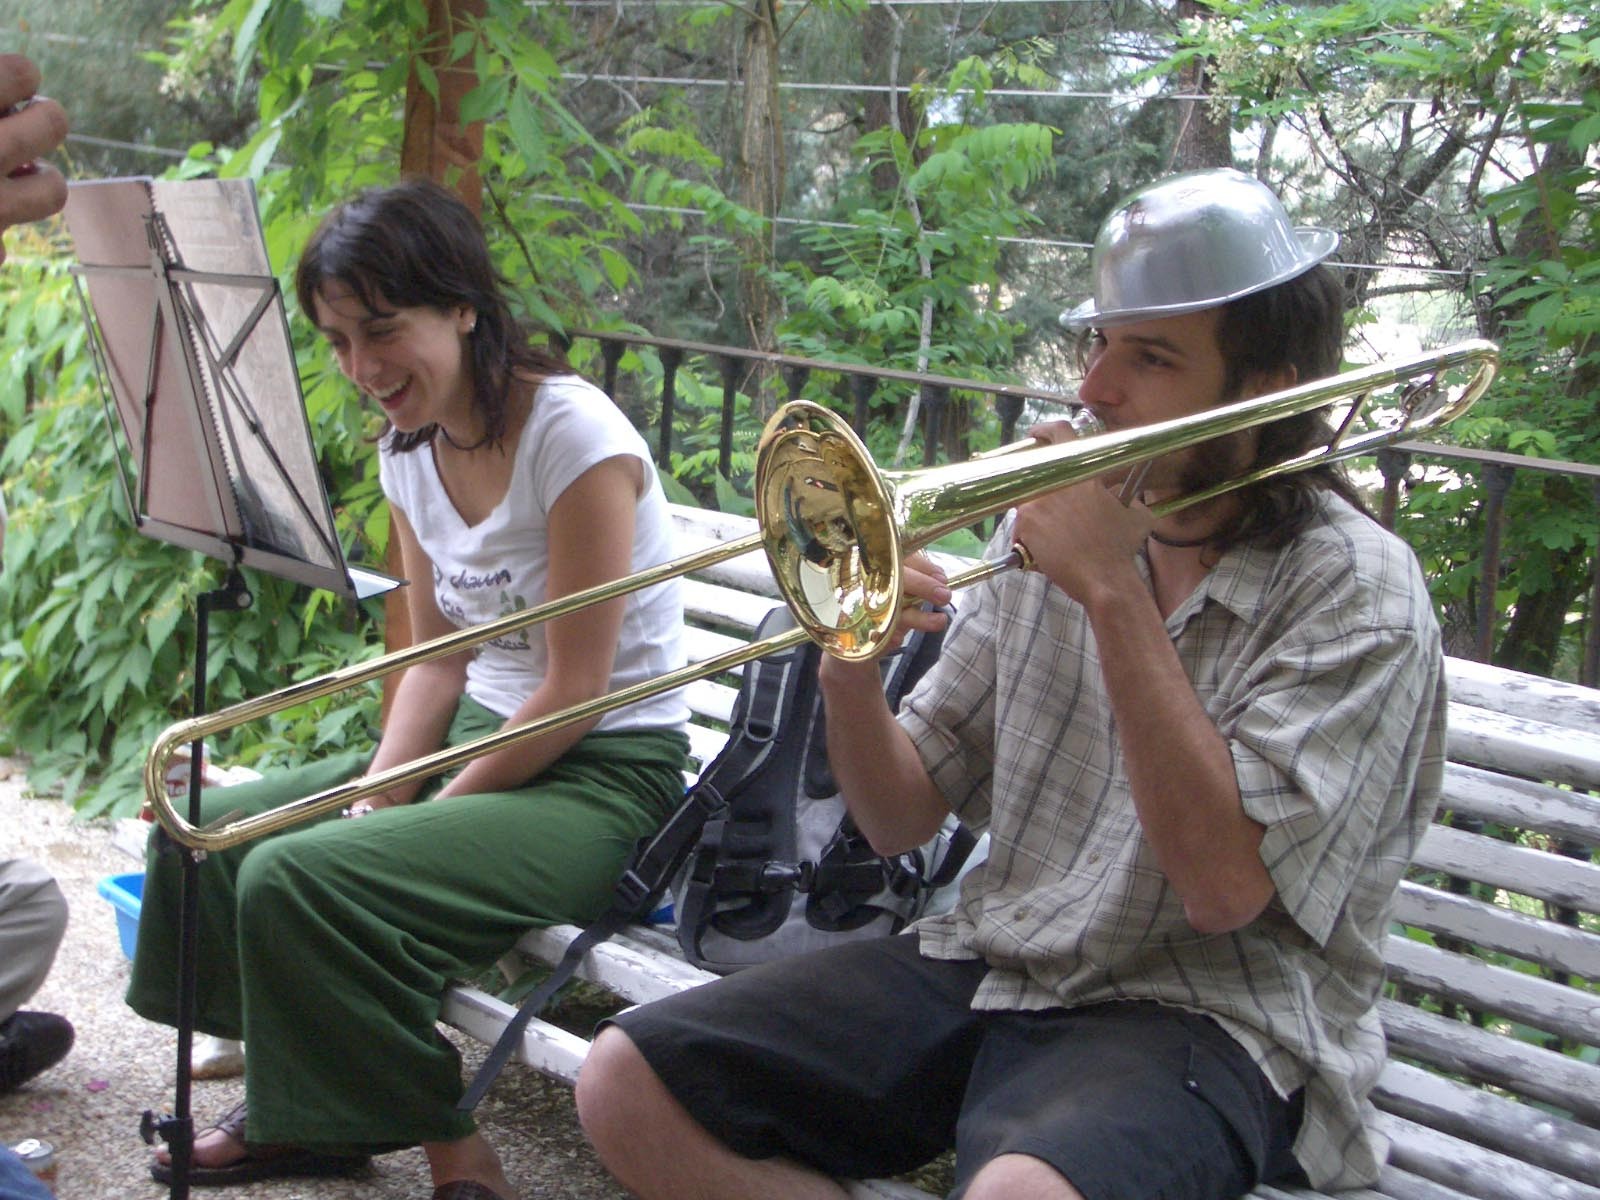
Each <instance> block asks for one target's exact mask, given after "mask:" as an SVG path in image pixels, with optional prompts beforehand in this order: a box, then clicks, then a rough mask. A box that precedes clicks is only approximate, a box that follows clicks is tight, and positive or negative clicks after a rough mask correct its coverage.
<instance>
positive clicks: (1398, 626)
mask: <svg viewBox="0 0 1600 1200" xmlns="http://www.w3.org/2000/svg"><path fill="white" fill-rule="evenodd" d="M959 599H960V603H961V613H960V615H959V617H958V618H957V621H956V624H955V626H954V627H953V628H952V630H951V632H950V633H949V634H948V635H947V638H946V643H945V649H944V652H943V654H942V656H941V657H940V659H939V661H938V663H937V664H936V665H935V667H934V668H933V669H932V670H931V671H930V672H929V674H928V676H927V677H926V678H925V679H924V680H923V682H922V683H921V685H920V686H919V687H918V688H917V690H916V691H915V692H914V693H913V694H912V695H911V696H910V697H908V698H907V700H906V702H905V703H904V704H903V705H902V708H901V713H900V720H901V723H902V724H903V725H904V727H905V728H906V729H907V731H908V732H909V733H910V734H911V736H912V739H913V741H914V742H915V743H916V745H917V747H918V749H919V752H920V753H921V756H922V759H923V762H924V764H925V765H926V766H927V768H928V770H929V772H930V773H931V775H932V776H933V779H934V780H935V782H936V783H937V785H938V787H939V788H940V790H941V791H942V792H943V794H944V796H945V797H946V798H947V800H948V801H949V802H950V804H951V807H952V808H953V809H954V810H955V811H956V812H957V813H958V814H960V815H961V816H962V818H963V819H965V820H967V821H968V822H969V823H971V824H973V825H975V826H976V827H978V828H987V830H988V832H989V835H990V849H989V855H988V859H987V861H985V862H984V863H983V864H982V865H981V866H979V867H978V868H976V869H974V870H973V871H972V872H971V873H969V875H968V877H967V878H966V880H964V881H963V886H962V890H961V898H960V901H959V903H958V904H957V906H956V908H955V910H954V911H952V912H950V913H948V914H945V915H942V916H938V917H933V918H929V919H927V920H925V921H923V922H922V923H921V924H920V925H919V926H918V930H919V933H920V937H921V946H922V950H923V953H925V954H927V955H929V956H931V957H935V958H970V957H981V958H983V959H985V960H986V961H987V962H988V963H989V964H990V966H991V967H992V970H991V971H990V972H989V975H988V977H987V978H986V980H985V981H984V983H983V985H982V987H981V988H980V989H979V992H978V994H977V996H976V998H975V1000H974V1003H975V1004H976V1005H977V1006H979V1007H988V1008H1004V1009H1027V1008H1045V1007H1051V1006H1056V1005H1063V1004H1064V1005H1069V1006H1072V1005H1081V1004H1092V1003H1098V1002H1102V1001H1107V1000H1118V999H1147V1000H1157V1001H1160V1002H1162V1003H1167V1004H1173V1005H1177V1006H1179V1007H1182V1008H1186V1009H1192V1010H1195V1011H1199V1012H1203V1013H1206V1014H1208V1015H1210V1016H1212V1017H1213V1018H1215V1019H1216V1020H1217V1021H1218V1022H1219V1023H1220V1024H1221V1025H1222V1026H1223V1028H1225V1029H1226V1030H1227V1031H1228V1032H1229V1033H1230V1034H1232V1035H1233V1036H1234V1037H1235V1038H1237V1039H1238V1040H1239V1042H1240V1043H1241V1044H1242V1045H1243V1046H1244V1047H1245V1048H1246V1049H1247V1050H1248V1051H1249V1052H1250V1054H1251V1056H1252V1057H1253V1058H1254V1059H1255V1061H1256V1062H1257V1063H1258V1064H1259V1065H1260V1067H1261V1068H1262V1070H1263V1071H1264V1072H1265V1074H1266V1075H1267V1077H1268V1078H1269V1079H1270V1080H1271V1081H1272V1083H1273V1085H1274V1086H1275V1087H1276V1088H1277V1089H1278V1090H1279V1091H1280V1092H1281V1093H1282V1094H1284V1095H1287V1094H1288V1093H1289V1092H1291V1091H1293V1090H1294V1089H1295V1088H1298V1087H1302V1086H1303V1087H1304V1088H1305V1092H1306V1105H1305V1120H1304V1123H1303V1125H1302V1128H1301V1132H1300V1136H1299V1139H1298V1141H1297V1143H1296V1146H1295V1154H1296V1157H1297V1158H1298V1159H1299V1161H1300V1164H1301V1166H1302V1167H1303V1168H1304V1169H1305V1171H1306V1173H1307V1175H1308V1176H1309V1177H1310V1179H1311V1182H1312V1183H1313V1184H1314V1185H1315V1186H1317V1187H1352V1186H1357V1185H1361V1184H1367V1183H1371V1182H1372V1181H1374V1180H1375V1179H1376V1177H1377V1174H1378V1170H1379V1168H1380V1166H1381V1165H1382V1162H1383V1158H1384V1155H1385V1153H1386V1147H1385V1146H1384V1145H1383V1143H1382V1139H1381V1138H1380V1137H1379V1135H1378V1134H1377V1133H1376V1131H1375V1130H1374V1129H1373V1122H1372V1120H1371V1117H1372V1111H1371V1106H1370V1104H1369V1103H1368V1101H1367V1093H1368V1091H1369V1090H1370V1088H1371V1086H1372V1083H1373V1081H1374V1080H1375V1079H1376V1078H1377V1075H1378V1072H1379V1070H1380V1069H1381V1067H1382V1065H1383V1058H1384V1038H1383V1031H1382V1028H1381V1026H1380V1025H1379V1022H1378V1016H1377V1011H1376V1004H1377V1000H1378V995H1379V990H1380V988H1381V986H1382V982H1383V961H1382V954H1381V951H1382V940H1383V937H1384V932H1385V929H1386V927H1387V924H1388V921H1389V914H1390V911H1391V908H1392V906H1393V900H1394V894H1395V889H1396V886H1397V884H1398V883H1399V880H1400V876H1401V873H1402V872H1403V871H1404V869H1405V867H1406V865H1407V864H1408V863H1409V862H1410V861H1411V858H1412V856H1413V853H1414V852H1415V850H1416V847H1417V845H1418V842H1419V841H1420V839H1421V837H1422V834H1423V832H1424V831H1425V830H1426V828H1427V826H1428V823H1429V821H1430V820H1431V819H1432V816H1433V811H1434V808H1435V806H1436V804H1437V801H1438V794H1439V786H1440V780H1441V776H1442V773H1443V766H1444V732H1445V691H1444V676H1443V661H1442V654H1441V649H1440V638H1439V629H1438V625H1437V623H1436V621H1435V619H1434V616H1433V611H1432V606H1431V604H1430V601H1429V597H1428V593H1427V589H1426V587H1425V585H1424V583H1423V580H1422V577H1421V573H1420V571H1419V569H1418V567H1417V564H1416V560H1415V558H1414V557H1413V556H1412V554H1411V551H1410V550H1409V549H1408V548H1407V547H1406V546H1405V545H1404V543H1402V542H1401V541H1400V540H1399V539H1397V538H1395V537H1393V536H1392V535H1390V534H1389V533H1387V532H1385V531H1384V530H1383V529H1382V528H1381V527H1380V526H1378V525H1377V524H1376V523H1375V522H1373V521H1371V520H1369V519H1368V518H1366V517H1365V516H1363V515H1361V514H1360V513H1358V512H1356V511H1355V510H1354V509H1353V508H1351V507H1350V506H1349V505H1347V504H1346V503H1344V502H1343V501H1342V500H1339V499H1337V498H1336V497H1333V496H1331V495H1323V496H1322V497H1321V498H1320V499H1319V514H1318V518H1317V520H1316V521H1315V522H1314V523H1313V524H1312V526H1311V527H1310V528H1309V529H1308V530H1307V531H1306V532H1305V533H1303V534H1301V535H1300V536H1299V537H1297V538H1295V539H1294V541H1293V542H1292V544H1291V545H1289V546H1288V547H1286V548H1284V549H1281V550H1277V551H1268V550H1264V549H1261V548H1259V547H1250V546H1245V547H1238V548H1235V549H1233V550H1231V551H1229V552H1228V553H1227V554H1225V555H1224V556H1223V558H1222V560H1221V561H1220V562H1219V563H1218V564H1217V566H1216V568H1215V569H1214V570H1212V571H1211V572H1210V574H1209V575H1208V576H1207V577H1206V579H1205V580H1204V581H1203V582H1202V583H1201V585H1200V586H1199V587H1198V588H1197V589H1196V591H1195V592H1194V594H1193V595H1191V596H1190V597H1189V598H1188V599H1187V600H1186V601H1185V602H1184V604H1183V605H1182V606H1180V608H1179V609H1178V610H1177V611H1176V612H1174V613H1173V614H1172V615H1171V617H1170V618H1169V619H1168V621H1167V632H1168V633H1169V635H1170V636H1171V638H1172V642H1173V645H1174V646H1175V648H1176V649H1177V652H1178V655H1179V657H1180V658H1181V660H1182V662H1183V665H1184V669H1185V672H1186V673H1187V675H1188V677H1189V680H1190V682H1191V684H1192V685H1193V687H1194V689H1195V692H1196V694H1197V695H1198V696H1199V698H1200V700H1201V702H1202V704H1203V705H1204V706H1205V709H1206V711H1207V712H1208V713H1209V714H1210V716H1211V718H1212V720H1213V721H1215V722H1216V725H1217V728H1218V729H1219V730H1220V731H1221V732H1222V734H1223V736H1224V737H1225V738H1226V739H1227V740H1228V745H1229V747H1230V749H1231V751H1232V754H1233V760H1234V764H1235V767H1236V769H1237V772H1238V782H1239V791H1240V794H1241V796H1242V798H1243V802H1244V807H1245V809H1246V811H1247V812H1248V813H1249V815H1250V816H1251V817H1253V818H1254V819H1255V820H1257V821H1259V822H1260V823H1261V824H1263V825H1264V826H1266V835H1265V838H1264V840H1263V842H1262V845H1261V857H1262V860H1263V862H1264V863H1265V865H1266V867H1267V869H1268V871H1269V872H1270V873H1271V876H1272V879H1273V882H1274V884H1275V885H1276V895H1275V897H1274V899H1273V900H1272V901H1271V903H1270V904H1269V905H1268V907H1267V909H1266V910H1265V911H1264V912H1263V913H1262V914H1261V916H1259V917H1258V918H1257V919H1256V920H1255V921H1253V922H1252V923H1251V924H1249V925H1247V926H1246V927H1244V928H1242V929H1239V930H1236V931H1234V932H1232V933H1228V934H1220V935H1202V934H1199V933H1196V932H1195V931H1194V930H1193V929H1191V928H1190V927H1189V925H1188V922H1187V921H1186V920H1185V918H1184V914H1183V906H1182V904H1181V902H1180V901H1179V899H1178V897H1177V895H1176V894H1175V893H1174V892H1173V890H1172V888H1171V887H1170V886H1169V885H1168V883H1167V881H1166V878H1165V877H1164V876H1163V875H1162V873H1161V871H1160V870H1159V869H1158V867H1157V866H1156V862H1155V857H1154V855H1153V853H1152V851H1151V849H1150V846H1149V844H1148V843H1147V842H1146V841H1145V839H1144V837H1143V835H1142V831H1141V829H1140V826H1139V821H1138V817H1137V815H1136V814H1135V811H1134V807H1133V802H1132V800H1131V798H1130V797H1129V794H1128V780H1127V772H1126V770H1125V769H1124V766H1123V763H1122V755H1121V749H1120V745H1119V742H1118V737H1117V730H1116V726H1115V723H1114V721H1113V719H1112V713H1111V705H1110V701H1109V699H1108V697H1107V695H1106V691H1105V686H1104V682H1103V679H1102V676H1101V672H1100V666H1099V657H1098V649H1097V647H1096V645H1095V641H1094V637H1093V634H1092V632H1091V631H1090V628H1089V624H1088V621H1087V619H1086V617H1085V615H1084V612H1083V610H1082V608H1081V607H1080V606H1079V605H1077V604H1076V603H1074V602H1073V601H1071V600H1069V599H1068V598H1067V597H1066V596H1065V594H1064V593H1062V592H1061V591H1060V589H1058V588H1055V587H1054V586H1052V585H1051V584H1050V583H1049V582H1048V580H1046V579H1044V578H1043V577H1042V576H1040V575H1038V574H1021V573H1011V574H1008V575H1004V576H1000V577H997V578H996V579H993V580H991V581H989V582H988V583H986V584H984V585H980V586H979V587H977V588H974V589H973V590H972V591H971V592H965V593H962V596H961V597H960V598H959ZM1183 768H1184V764H1182V763H1173V764H1172V769H1173V770H1176V771H1181V770H1183Z"/></svg>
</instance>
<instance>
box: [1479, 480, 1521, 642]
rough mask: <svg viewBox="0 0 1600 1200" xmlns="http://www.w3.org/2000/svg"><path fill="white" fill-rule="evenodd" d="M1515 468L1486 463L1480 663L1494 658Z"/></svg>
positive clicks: (1480, 602) (1480, 606)
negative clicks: (1503, 547)
mask: <svg viewBox="0 0 1600 1200" xmlns="http://www.w3.org/2000/svg"><path fill="white" fill-rule="evenodd" d="M1516 474H1517V472H1516V468H1514V467H1510V466H1507V465H1506V464H1505V463H1486V464H1484V470H1483V492H1484V504H1483V573H1482V575H1481V576H1480V582H1479V586H1480V587H1481V589H1482V592H1483V594H1482V595H1481V596H1480V597H1479V598H1478V661H1479V662H1485V663H1486V662H1491V661H1492V660H1493V658H1494V622H1495V617H1496V616H1497V615H1498V614H1497V613H1496V612H1495V607H1496V605H1495V595H1496V593H1497V592H1498V590H1499V583H1500V533H1501V530H1502V528H1503V527H1504V525H1505V515H1506V493H1507V492H1509V491H1510V490H1511V482H1512V480H1513V479H1515V478H1516Z"/></svg>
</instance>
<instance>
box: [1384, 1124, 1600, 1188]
mask: <svg viewBox="0 0 1600 1200" xmlns="http://www.w3.org/2000/svg"><path fill="white" fill-rule="evenodd" d="M1378 1120H1379V1124H1380V1125H1381V1127H1382V1129H1383V1131H1384V1133H1385V1134H1387V1135H1388V1137H1389V1140H1390V1148H1389V1161H1390V1162H1391V1163H1393V1164H1394V1165H1395V1166H1396V1167H1398V1168H1400V1169H1401V1170H1403V1171H1409V1172H1411V1173H1412V1174H1414V1175H1420V1176H1421V1177H1422V1178H1424V1179H1432V1180H1435V1181H1436V1182H1438V1183H1442V1184H1444V1185H1446V1186H1447V1187H1453V1188H1457V1189H1459V1190H1460V1191H1463V1192H1465V1193H1466V1194H1467V1195H1469V1196H1478V1197H1482V1198H1484V1200H1600V1188H1597V1187H1594V1186H1593V1185H1591V1184H1588V1183H1582V1182H1580V1181H1578V1180H1576V1179H1570V1178H1568V1177H1566V1176H1564V1175H1558V1174H1556V1173H1555V1172H1553V1171H1547V1170H1545V1169H1544V1168H1542V1167H1536V1166H1533V1165H1532V1164H1530V1163H1525V1162H1519V1161H1518V1160H1517V1159H1514V1158H1511V1157H1509V1156H1507V1155H1504V1154H1499V1153H1497V1152H1495V1151H1493V1150H1486V1149H1484V1148H1483V1147H1482V1146H1475V1145H1473V1144H1472V1143H1471V1142H1465V1141H1462V1140H1461V1139H1460V1138H1457V1137H1452V1136H1451V1135H1450V1134H1448V1133H1441V1132H1439V1131H1438V1130H1437V1129H1430V1128H1429V1127H1428V1126H1426V1125H1422V1124H1419V1123H1418V1122H1416V1121H1411V1120H1407V1119H1406V1118H1405V1117H1397V1116H1395V1115H1394V1114H1392V1113H1379V1114H1378Z"/></svg>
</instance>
